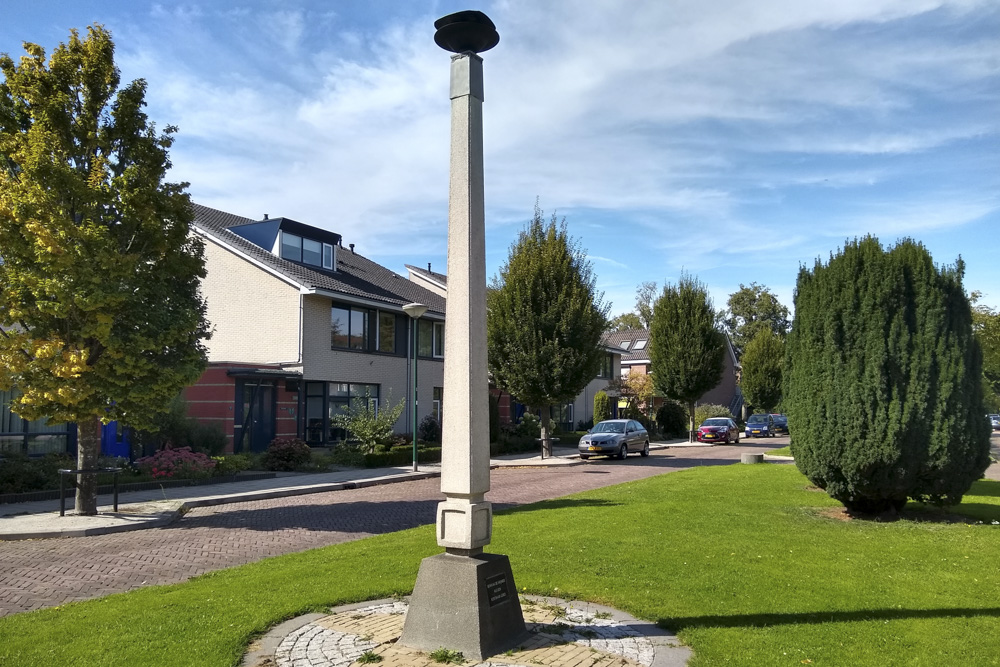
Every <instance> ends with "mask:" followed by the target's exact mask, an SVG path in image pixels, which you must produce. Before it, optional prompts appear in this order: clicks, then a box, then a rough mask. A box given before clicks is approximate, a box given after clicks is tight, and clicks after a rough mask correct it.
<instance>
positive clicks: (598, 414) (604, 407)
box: [594, 391, 611, 424]
mask: <svg viewBox="0 0 1000 667" xmlns="http://www.w3.org/2000/svg"><path fill="white" fill-rule="evenodd" d="M610 416H611V400H610V399H609V398H608V395H607V394H605V393H604V392H603V391H599V392H597V393H596V394H594V423H595V424H596V423H597V422H599V421H604V420H605V419H608V418H609V417H610Z"/></svg>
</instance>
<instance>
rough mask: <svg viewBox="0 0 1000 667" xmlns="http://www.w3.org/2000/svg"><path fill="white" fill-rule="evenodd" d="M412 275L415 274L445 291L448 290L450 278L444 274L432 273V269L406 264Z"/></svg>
mask: <svg viewBox="0 0 1000 667" xmlns="http://www.w3.org/2000/svg"><path fill="white" fill-rule="evenodd" d="M404 266H405V267H406V268H407V270H409V271H410V273H415V274H416V275H418V276H420V277H421V278H423V279H424V280H427V281H429V282H431V283H434V284H436V285H438V286H439V287H442V288H444V289H448V276H447V275H445V274H443V273H438V272H437V271H431V270H430V269H421V268H420V267H419V266H413V265H411V264H404Z"/></svg>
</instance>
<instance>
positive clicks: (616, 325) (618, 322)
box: [608, 313, 645, 332]
mask: <svg viewBox="0 0 1000 667" xmlns="http://www.w3.org/2000/svg"><path fill="white" fill-rule="evenodd" d="M644 328H645V327H644V326H643V324H642V320H641V319H639V316H638V315H636V314H635V313H622V314H621V315H618V316H617V317H613V318H611V320H610V321H609V322H608V331H611V332H615V331H628V330H630V329H644Z"/></svg>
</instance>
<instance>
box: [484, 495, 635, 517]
mask: <svg viewBox="0 0 1000 667" xmlns="http://www.w3.org/2000/svg"><path fill="white" fill-rule="evenodd" d="M620 504H621V503H614V502H611V501H610V500H602V499H598V498H557V499H555V500H542V501H540V502H537V503H532V504H530V505H494V506H493V507H495V508H497V507H499V508H501V509H500V510H499V511H498V512H497V514H517V513H518V512H538V511H543V510H562V509H569V508H573V509H579V508H581V507H617V506H618V505H620Z"/></svg>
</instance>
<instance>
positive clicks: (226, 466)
mask: <svg viewBox="0 0 1000 667" xmlns="http://www.w3.org/2000/svg"><path fill="white" fill-rule="evenodd" d="M212 460H213V461H215V475H216V477H222V476H225V475H235V474H236V473H240V472H243V471H244V470H253V469H254V468H255V467H256V466H257V465H258V464H257V457H256V456H254V455H253V454H248V453H242V454H227V455H225V456H213V457H212Z"/></svg>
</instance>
